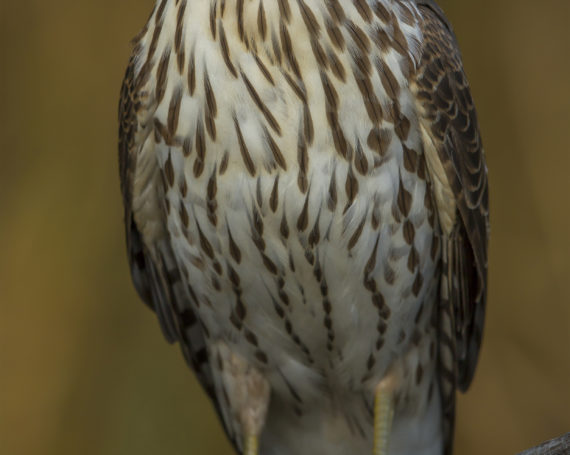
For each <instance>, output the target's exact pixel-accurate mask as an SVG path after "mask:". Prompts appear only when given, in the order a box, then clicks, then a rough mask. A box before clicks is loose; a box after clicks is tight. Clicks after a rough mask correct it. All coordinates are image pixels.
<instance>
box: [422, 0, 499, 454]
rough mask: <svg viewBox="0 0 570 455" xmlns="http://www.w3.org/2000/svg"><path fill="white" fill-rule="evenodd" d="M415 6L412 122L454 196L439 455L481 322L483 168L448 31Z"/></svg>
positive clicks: (435, 15) (439, 15)
mask: <svg viewBox="0 0 570 455" xmlns="http://www.w3.org/2000/svg"><path fill="white" fill-rule="evenodd" d="M416 3H417V4H418V6H419V8H420V11H421V13H422V16H423V21H422V22H421V27H422V33H423V50H422V57H421V62H420V65H419V68H418V72H417V74H416V76H415V77H416V79H415V84H416V87H417V93H416V95H417V99H418V103H419V104H420V105H421V108H422V109H421V111H422V112H423V114H424V116H423V118H421V119H420V122H421V124H422V125H423V126H424V127H425V128H426V129H427V133H428V136H429V140H430V141H431V143H432V144H433V145H434V146H435V148H436V152H437V157H436V159H438V160H439V162H440V163H441V166H442V168H443V170H444V171H445V177H446V178H447V182H445V183H446V184H447V185H449V187H450V189H451V191H452V193H453V194H454V195H455V200H454V201H453V203H454V204H455V210H456V216H455V224H454V226H453V228H452V230H451V232H449V233H447V237H448V238H447V245H446V248H444V249H443V253H442V255H443V257H442V262H443V280H442V286H446V289H442V303H441V305H440V365H439V369H440V386H441V387H440V388H441V390H442V403H443V414H444V433H445V437H446V453H450V451H451V442H452V441H451V438H452V435H453V420H454V413H455V410H454V407H455V389H456V388H459V389H460V390H462V391H465V390H466V389H467V388H468V387H469V384H470V383H471V380H472V378H473V374H474V371H475V367H476V365H477V358H478V354H479V348H480V344H481V336H482V331H483V324H484V315H485V302H486V290H487V243H488V235H489V201H488V184H487V167H486V164H485V156H484V152H483V146H482V144H481V137H480V134H479V127H478V122H477V114H476V112H475V106H474V103H473V99H472V97H471V93H470V89H469V83H468V82H467V78H466V76H465V72H464V70H463V65H462V62H461V55H460V52H459V49H458V46H457V42H456V39H455V36H454V34H453V31H452V29H451V26H450V25H449V22H448V21H447V19H446V18H445V16H444V15H443V12H442V11H441V9H440V8H439V7H438V6H437V5H435V3H434V2H433V1H431V0H417V1H416ZM440 207H441V206H440ZM444 351H445V352H444ZM446 353H447V354H450V355H449V356H448V355H446Z"/></svg>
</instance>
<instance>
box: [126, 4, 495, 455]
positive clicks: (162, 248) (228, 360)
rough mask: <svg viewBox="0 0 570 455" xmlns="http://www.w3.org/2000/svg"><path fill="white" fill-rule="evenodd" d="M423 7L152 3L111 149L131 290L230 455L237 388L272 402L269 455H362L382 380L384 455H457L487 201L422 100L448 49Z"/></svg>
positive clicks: (236, 435) (433, 104)
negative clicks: (247, 384) (247, 387)
mask: <svg viewBox="0 0 570 455" xmlns="http://www.w3.org/2000/svg"><path fill="white" fill-rule="evenodd" d="M417 3H418V4H416V2H413V1H404V0H375V1H372V0H192V1H190V0H159V1H158V2H157V4H156V6H155V9H154V10H153V12H152V14H151V16H150V18H149V21H148V23H147V25H146V26H145V28H144V29H143V31H142V32H141V34H140V35H139V36H138V37H137V38H136V39H135V47H134V51H133V57H132V58H131V62H130V64H129V67H128V69H127V73H126V77H125V82H124V84H123V90H122V93H121V104H120V145H119V152H120V153H119V154H120V175H121V188H122V193H123V200H124V204H125V224H126V230H127V245H128V252H129V258H130V263H131V271H132V276H133V281H134V283H135V286H136V288H137V290H138V291H139V294H140V295H141V298H142V299H143V300H144V301H145V302H146V303H147V304H149V305H150V306H151V307H152V308H153V309H154V310H155V311H156V313H157V316H158V319H159V321H160V324H161V327H162V329H163V331H164V333H165V335H166V337H167V339H169V340H170V341H178V342H179V343H180V345H181V347H182V350H183V352H184V354H185V357H186V359H187V360H188V362H189V364H190V365H191V366H192V368H193V370H194V371H195V373H196V374H197V376H198V378H199V380H200V382H201V383H202V385H203V386H204V388H205V389H206V391H207V392H208V393H209V394H210V396H211V398H212V400H213V402H214V403H215V405H216V408H217V410H218V412H219V414H220V417H221V419H222V421H223V423H224V427H225V429H226V432H227V434H228V436H229V438H230V439H231V440H232V441H233V443H234V444H235V447H236V449H237V450H241V449H242V447H243V436H244V428H243V427H242V425H243V422H242V421H241V420H240V419H239V412H238V411H239V409H240V406H242V405H243V402H244V397H243V396H242V392H241V391H242V388H241V387H240V386H241V385H242V384H241V382H240V381H241V379H240V378H244V377H247V378H248V379H251V378H252V377H254V378H255V379H256V381H257V380H259V381H261V382H259V384H261V383H267V384H268V385H269V387H270V390H271V398H270V405H269V409H268V411H267V418H266V419H265V420H266V422H265V426H264V430H263V433H262V437H261V453H262V454H263V455H270V454H275V455H278V454H285V453H298V454H304V453H307V454H308V453H311V454H321V453H322V454H325V453H326V454H345V453H360V452H362V453H365V452H366V451H369V450H370V449H371V440H372V434H371V432H372V417H373V416H372V402H373V391H374V387H375V386H376V384H377V383H378V381H379V380H381V379H382V378H383V377H384V375H386V374H387V372H388V371H392V370H394V369H395V368H396V369H397V370H398V371H401V372H402V373H401V377H400V381H399V384H398V387H397V390H396V391H395V403H396V414H395V418H394V426H393V431H392V437H391V452H390V453H393V454H396V455H399V454H402V455H403V454H408V453H410V454H411V453H414V454H419V453H421V454H426V455H428V454H439V453H442V451H443V450H444V447H448V450H450V447H451V443H450V440H451V437H452V427H453V409H450V406H451V407H452V408H453V406H454V401H453V402H452V403H451V402H450V400H451V398H450V397H452V396H453V397H454V394H455V387H456V386H457V385H459V386H461V385H463V386H466V382H467V380H466V378H467V377H470V376H471V375H472V369H473V368H474V366H473V362H474V359H473V355H475V360H476V351H477V350H478V346H479V345H478V344H477V343H478V342H480V333H481V330H482V319H481V317H482V316H481V314H482V313H481V311H479V310H477V308H479V307H478V306H477V304H478V303H477V302H480V301H481V299H483V301H484V288H485V283H484V282H483V283H481V282H480V281H477V277H478V276H479V275H477V272H481V270H483V269H479V268H478V266H479V265H480V264H483V263H485V269H484V270H485V271H486V252H485V253H484V255H483V256H481V255H480V253H479V252H478V251H477V248H486V231H485V233H484V234H485V237H484V242H482V243H479V244H478V243H476V242H477V241H476V239H475V236H476V235H480V236H482V235H483V233H482V232H481V231H480V230H479V231H478V230H477V228H476V227H475V226H476V225H477V224H476V223H479V222H480V221H478V217H480V216H481V215H480V213H481V212H477V213H472V212H474V208H473V207H474V206H475V207H477V210H478V208H479V207H480V205H477V201H480V200H483V199H484V198H483V196H479V199H478V194H480V193H478V192H477V191H476V190H475V189H473V190H471V189H472V188H473V185H474V183H475V182H474V179H473V178H471V179H470V180H468V179H467V178H466V177H465V176H464V175H463V174H458V175H459V176H457V175H456V173H454V172H455V171H456V170H458V169H459V170H461V169H465V170H467V171H472V170H473V169H474V168H475V167H476V166H477V162H475V160H473V159H470V161H469V162H468V163H467V164H465V165H464V166H463V167H458V165H459V164H461V163H463V160H465V159H467V157H462V156H461V155H458V154H454V150H455V149H456V148H457V149H458V150H459V153H462V149H461V147H458V145H459V146H460V145H461V143H460V144H457V141H456V136H457V135H458V134H459V133H462V132H464V128H459V127H456V126H457V125H455V124H453V122H451V123H452V124H453V126H452V127H451V128H447V129H446V128H444V131H443V132H441V131H439V130H438V129H437V127H436V126H434V125H439V126H441V122H438V119H439V118H440V117H441V116H439V114H438V112H439V111H441V110H442V107H441V106H440V104H438V103H439V100H440V98H441V99H445V98H444V95H447V94H448V93H447V91H442V93H443V95H438V96H437V97H436V96H434V97H432V98H429V97H428V95H429V94H430V93H429V85H428V84H427V82H428V81H429V82H433V81H432V79H430V75H431V72H432V71H433V70H432V69H431V65H430V62H432V61H433V59H430V58H429V55H430V54H429V53H430V52H431V51H432V49H433V47H432V46H431V45H430V44H429V42H435V43H442V42H443V43H445V44H446V46H448V47H441V49H442V50H443V51H445V52H450V51H453V52H456V45H455V43H454V41H453V42H451V44H450V43H449V42H448V41H449V40H448V38H447V36H446V35H445V33H447V32H445V30H447V27H448V26H447V25H446V23H445V20H444V19H443V20H441V19H439V16H438V14H440V13H439V10H437V12H435V13H434V11H436V9H434V8H436V7H434V6H433V5H432V4H431V2H420V1H418V2H417ZM426 5H427V6H426ZM426 18H427V19H426ZM441 30H443V31H441ZM442 36H443V38H442ZM449 36H452V35H449ZM426 37H430V40H431V41H429V42H427V43H428V44H426ZM434 37H436V38H438V39H434ZM442 39H443V41H442ZM446 40H447V41H446ZM442 46H443V45H442ZM450 46H451V47H450ZM457 55H458V54H457ZM457 55H456V56H455V57H453V58H452V59H451V60H450V61H451V62H452V63H454V64H457V63H458V64H459V68H461V67H460V60H458V57H457ZM437 68H438V69H439V66H438V67H437ZM450 71H451V70H450ZM444 72H445V69H444ZM432 87H433V86H432ZM457 93H459V92H454V93H453V96H457ZM460 94H461V97H462V98H461V102H460V103H459V107H460V108H463V107H464V106H463V104H461V103H463V102H464V101H465V99H464V98H465V90H463V91H462V92H460ZM467 94H468V88H467ZM442 97H443V98H442ZM469 100H470V97H469ZM454 101H456V100H455V99H452V100H451V103H452V104H453V102H454ZM444 107H445V106H444ZM468 112H471V111H468ZM448 117H449V118H451V117H452V116H448ZM469 119H471V117H469ZM475 120H476V119H475ZM454 127H455V130H454V129H453V128H454ZM472 127H473V128H475V130H476V128H477V125H476V123H475V124H474V125H472ZM454 131H455V133H454ZM449 135H451V138H450V139H447V137H448V136H449ZM459 135H460V134H459ZM460 136H461V135H460ZM462 137H463V136H461V137H460V141H461V140H462ZM477 138H478V132H477ZM454 141H455V142H454ZM440 144H444V145H445V146H444V145H440ZM469 144H470V146H471V145H472V144H471V142H469ZM473 147H475V146H473ZM442 150H443V151H442ZM444 152H448V155H446V154H445V153H444ZM470 156H471V155H470ZM473 156H474V157H475V156H477V157H479V158H478V159H479V166H480V167H479V169H483V168H484V161H482V160H483V158H482V154H480V155H478V154H477V153H475V154H474V155H473ZM481 163H482V164H481ZM484 173H485V177H484V178H485V180H484V182H483V184H481V180H478V181H477V182H478V183H479V184H480V185H483V186H484V189H485V191H486V168H485V172H484ZM472 174H473V173H469V172H468V174H467V175H468V176H471V175H472ZM470 184H473V185H472V186H469V189H470V191H469V193H465V192H464V191H463V187H464V186H465V185H470ZM466 194H468V195H469V197H465V195H466ZM485 194H486V193H485ZM449 195H451V198H449V197H446V196H449ZM458 214H459V215H458ZM469 216H471V217H472V219H475V220H476V222H475V223H471V222H470V221H469ZM461 219H463V220H467V221H463V223H461V222H460V220H461ZM452 253H453V254H452ZM473 258H475V259H473ZM474 264H475V266H474ZM474 267H475V270H473V269H474ZM481 273H482V272H481ZM464 274H466V275H469V274H471V275H469V276H470V277H471V278H465V275H464ZM473 277H475V278H473ZM470 280H471V281H470ZM447 283H452V284H449V285H448V284H447ZM457 283H458V284H457ZM456 284H457V285H456ZM458 289H459V290H460V292H459V291H457V290H458ZM458 292H459V294H458ZM461 292H462V293H461ZM462 299H463V300H462ZM470 299H471V300H470ZM477 299H479V300H478V301H477ZM479 306H480V305H479ZM442 315H444V316H442ZM474 317H475V322H473V321H472V319H473V318H474ZM477 318H479V319H481V320H480V321H479V320H478V319H477ZM442 333H443V335H444V340H448V339H449V342H448V343H447V344H446V343H442V341H441V340H442V338H441V337H440V335H441V334H442ZM465 333H467V334H468V336H464V334H465ZM472 334H475V335H474V336H475V337H478V339H477V340H476V341H473V339H472V336H471V335H472ZM475 345H476V349H475V348H474V347H473V346H475ZM458 346H459V351H458V348H457V347H458ZM445 349H448V350H447V351H446V350H445ZM450 353H451V354H450ZM465 353H467V354H465ZM437 358H439V359H440V360H439V362H438V361H437V360H436V359H437ZM442 359H443V360H442ZM458 363H459V368H457V364H458ZM465 365H466V366H465ZM465 371H467V373H465ZM442 372H443V374H444V376H445V375H448V376H449V375H451V376H449V381H447V382H446V381H442V380H441V376H442ZM457 374H459V375H460V376H459V378H460V379H459V381H458V380H457ZM448 376H445V377H448ZM259 388H260V389H263V387H259ZM440 391H441V392H442V393H440ZM247 398H251V397H246V400H245V401H247ZM254 398H259V397H254ZM450 403H451V404H450ZM450 429H451V430H450Z"/></svg>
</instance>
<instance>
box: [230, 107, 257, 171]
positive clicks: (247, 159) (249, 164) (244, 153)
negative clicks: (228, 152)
mask: <svg viewBox="0 0 570 455" xmlns="http://www.w3.org/2000/svg"><path fill="white" fill-rule="evenodd" d="M234 126H235V129H236V133H237V137H238V143H239V149H240V152H241V157H242V159H243V162H244V164H245V167H246V169H247V171H248V172H249V173H250V174H251V176H252V177H253V176H254V175H255V165H254V164H253V160H252V159H251V155H250V154H249V151H248V149H247V145H246V144H245V140H244V139H243V134H242V132H241V128H240V126H239V122H238V120H237V118H236V117H235V116H234Z"/></svg>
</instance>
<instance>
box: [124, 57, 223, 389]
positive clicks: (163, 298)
mask: <svg viewBox="0 0 570 455" xmlns="http://www.w3.org/2000/svg"><path fill="white" fill-rule="evenodd" d="M140 77H144V73H142V72H141V74H140V75H139V78H140ZM141 85H143V83H141V82H140V80H138V79H137V77H136V76H135V57H134V56H133V57H131V60H130V62H129V66H128V67H127V71H126V74H125V78H124V80H123V85H122V88H121V98H120V102H119V175H120V180H121V192H122V195H123V204H124V210H125V211H124V216H125V220H124V221H125V230H126V238H127V253H128V258H129V264H130V269H131V275H132V278H133V283H134V285H135V288H136V290H137V292H138V293H139V295H140V296H141V298H142V299H143V301H144V302H145V303H146V304H147V305H148V306H150V307H151V308H152V309H153V310H154V311H155V312H156V314H157V317H158V319H159V322H160V325H161V328H162V331H163V333H164V335H165V337H166V339H167V340H168V341H169V342H174V341H178V340H180V341H181V343H180V345H181V347H182V350H183V353H184V356H185V357H186V360H187V361H188V363H189V364H190V365H191V366H192V368H193V369H194V370H195V371H196V374H197V376H198V378H199V379H200V382H201V383H202V385H203V387H204V389H205V390H206V391H207V392H208V393H209V394H210V396H213V384H212V378H211V371H210V370H209V365H208V363H207V353H206V350H205V344H204V342H203V337H204V335H203V328H202V326H201V324H200V321H199V320H198V319H197V317H196V315H195V314H194V312H193V311H192V309H191V307H190V306H189V302H190V300H191V299H192V298H193V297H194V296H192V295H188V292H189V291H188V290H186V289H184V287H183V286H182V285H181V279H180V278H181V276H180V270H179V269H178V267H177V266H176V263H175V260H174V255H173V253H172V250H171V247H170V243H169V242H168V241H167V236H166V235H165V236H164V238H160V236H159V237H158V238H156V239H154V243H152V244H148V241H147V240H146V239H144V238H143V236H142V233H141V231H140V229H139V227H138V226H137V222H136V217H135V213H134V212H133V199H134V198H135V197H136V195H135V194H133V192H134V180H135V176H136V165H137V158H138V154H139V153H140V148H141V144H140V143H139V142H140V137H137V135H139V136H140V134H139V133H140V131H139V130H140V125H139V119H138V115H139V111H141V110H142V107H141V103H142V102H141V99H140V97H139V90H140V88H141ZM157 168H158V164H157ZM157 187H158V188H160V185H157ZM157 191H158V189H157ZM190 339H192V340H193V345H190ZM196 340H199V342H198V343H196Z"/></svg>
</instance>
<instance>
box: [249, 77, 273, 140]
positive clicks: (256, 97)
mask: <svg viewBox="0 0 570 455" xmlns="http://www.w3.org/2000/svg"><path fill="white" fill-rule="evenodd" d="M241 77H242V79H243V82H244V83H245V87H246V88H247V91H248V92H249V94H250V96H251V98H252V99H253V102H254V103H255V105H256V106H257V107H258V109H259V110H260V111H261V113H262V114H263V116H264V117H265V120H267V123H269V126H270V127H271V128H273V130H274V131H275V132H276V133H277V134H278V135H279V136H281V127H280V126H279V123H277V120H275V117H273V114H272V113H271V112H270V111H269V109H268V108H267V106H266V105H265V104H263V101H262V100H261V98H260V96H259V94H258V93H257V91H256V90H255V88H254V87H253V85H252V84H251V82H250V81H249V79H248V78H247V76H246V75H245V74H244V73H243V72H241Z"/></svg>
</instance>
